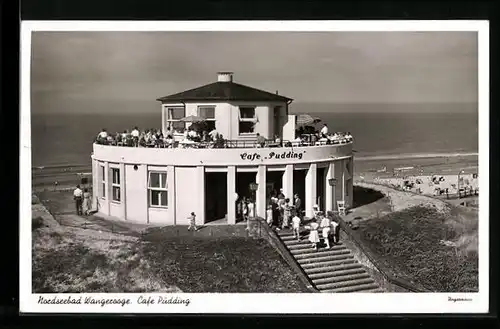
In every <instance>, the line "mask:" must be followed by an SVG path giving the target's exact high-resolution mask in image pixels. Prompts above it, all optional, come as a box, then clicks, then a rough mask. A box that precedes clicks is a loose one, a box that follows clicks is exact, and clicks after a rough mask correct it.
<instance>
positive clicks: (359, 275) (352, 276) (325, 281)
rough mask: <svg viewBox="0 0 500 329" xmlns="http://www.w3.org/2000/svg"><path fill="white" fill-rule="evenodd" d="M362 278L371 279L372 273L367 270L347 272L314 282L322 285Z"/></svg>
mask: <svg viewBox="0 0 500 329" xmlns="http://www.w3.org/2000/svg"><path fill="white" fill-rule="evenodd" d="M362 279H370V275H369V274H368V273H366V272H364V273H356V274H345V275H339V276H330V277H326V278H320V279H314V280H312V282H313V283H314V285H315V286H317V287H318V286H321V285H325V284H328V283H335V284H336V283H340V282H346V281H352V280H362Z"/></svg>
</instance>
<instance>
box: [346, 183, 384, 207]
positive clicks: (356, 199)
mask: <svg viewBox="0 0 500 329" xmlns="http://www.w3.org/2000/svg"><path fill="white" fill-rule="evenodd" d="M383 197H384V194H383V193H382V192H379V191H376V190H372V189H370V188H365V187H361V186H356V185H354V186H353V205H352V208H358V207H361V206H364V205H367V204H370V203H373V202H376V201H378V200H380V199H382V198H383Z"/></svg>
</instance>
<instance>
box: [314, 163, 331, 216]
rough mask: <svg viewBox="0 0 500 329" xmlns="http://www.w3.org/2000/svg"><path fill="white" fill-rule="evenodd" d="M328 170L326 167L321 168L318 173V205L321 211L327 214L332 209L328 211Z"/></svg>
mask: <svg viewBox="0 0 500 329" xmlns="http://www.w3.org/2000/svg"><path fill="white" fill-rule="evenodd" d="M326 169H327V168H324V167H319V168H318V170H317V172H316V203H317V204H318V206H319V209H321V210H322V211H324V212H325V214H326V211H328V210H331V209H326V208H325V207H326V195H325V193H326V184H325V180H326Z"/></svg>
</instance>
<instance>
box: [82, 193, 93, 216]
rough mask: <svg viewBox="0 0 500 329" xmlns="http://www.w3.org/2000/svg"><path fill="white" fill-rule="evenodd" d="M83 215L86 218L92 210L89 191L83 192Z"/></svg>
mask: <svg viewBox="0 0 500 329" xmlns="http://www.w3.org/2000/svg"><path fill="white" fill-rule="evenodd" d="M82 208H83V213H84V214H85V215H86V216H88V215H89V214H90V211H91V210H92V198H91V197H90V192H89V189H88V188H86V189H84V190H83V207H82Z"/></svg>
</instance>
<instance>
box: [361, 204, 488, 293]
mask: <svg viewBox="0 0 500 329" xmlns="http://www.w3.org/2000/svg"><path fill="white" fill-rule="evenodd" d="M477 224H478V219H477V214H474V213H467V212H464V211H462V210H460V209H459V208H452V210H451V211H450V212H448V213H443V212H441V211H438V210H436V209H435V208H430V207H424V206H415V207H411V208H408V209H405V210H401V211H397V212H394V213H391V214H388V215H385V216H383V217H380V218H373V219H370V220H367V221H365V222H362V223H361V224H360V228H359V229H360V236H361V238H362V240H363V241H364V242H365V244H366V245H367V246H368V247H369V249H370V250H371V251H372V252H373V253H374V254H375V255H377V257H378V258H379V259H380V260H381V261H383V262H384V263H385V265H386V266H387V267H388V268H391V269H392V270H393V271H394V274H396V275H397V276H400V277H403V278H405V279H407V280H409V281H413V282H416V283H418V284H420V285H422V286H424V287H426V288H428V289H430V290H432V291H436V292H474V291H477V290H478V249H477Z"/></svg>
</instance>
